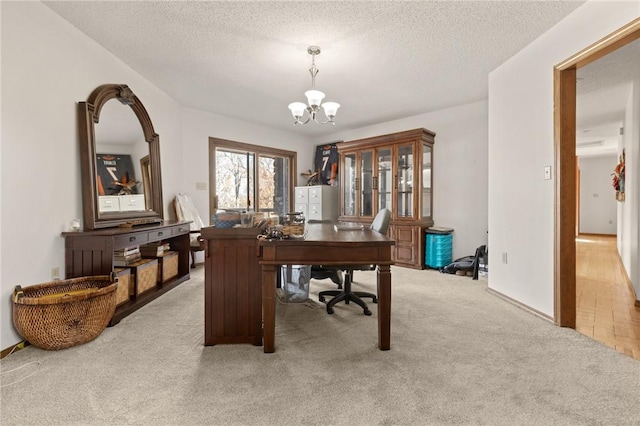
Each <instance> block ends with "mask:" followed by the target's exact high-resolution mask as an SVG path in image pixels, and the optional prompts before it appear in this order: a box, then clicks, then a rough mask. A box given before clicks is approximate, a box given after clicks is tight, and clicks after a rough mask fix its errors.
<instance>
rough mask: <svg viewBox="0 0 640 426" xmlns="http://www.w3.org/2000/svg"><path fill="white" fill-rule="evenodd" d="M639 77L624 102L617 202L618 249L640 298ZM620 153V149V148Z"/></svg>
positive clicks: (637, 296) (639, 298)
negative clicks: (622, 190) (622, 174)
mask: <svg viewBox="0 0 640 426" xmlns="http://www.w3.org/2000/svg"><path fill="white" fill-rule="evenodd" d="M639 117H640V76H639V77H638V79H637V80H636V81H635V82H634V84H633V89H632V91H631V94H630V96H629V101H628V102H627V108H626V111H625V119H624V125H623V127H624V135H623V138H622V146H623V148H624V149H625V201H624V202H622V203H618V217H619V218H620V222H621V223H620V224H619V228H618V250H619V252H620V257H621V258H622V264H623V265H624V267H625V270H626V271H627V275H628V276H629V279H630V280H631V283H632V285H633V288H634V289H635V292H636V298H637V299H638V300H640V270H639V268H640V266H639V264H640V251H639V250H638V244H639V241H640V227H639V226H638V222H639V218H640V184H639V182H640V174H639V173H638V167H640V118H639ZM620 152H622V150H620Z"/></svg>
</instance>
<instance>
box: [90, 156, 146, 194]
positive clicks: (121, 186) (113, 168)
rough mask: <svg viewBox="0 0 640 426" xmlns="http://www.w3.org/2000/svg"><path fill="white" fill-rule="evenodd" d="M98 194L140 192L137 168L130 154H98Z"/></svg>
mask: <svg viewBox="0 0 640 426" xmlns="http://www.w3.org/2000/svg"><path fill="white" fill-rule="evenodd" d="M96 169H97V170H96V172H97V173H96V175H97V177H96V179H97V180H98V182H97V187H98V195H130V194H137V193H138V188H137V186H138V184H139V183H140V182H138V181H137V180H136V178H135V169H134V168H133V162H132V161H131V155H129V154H96Z"/></svg>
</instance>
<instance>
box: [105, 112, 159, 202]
mask: <svg viewBox="0 0 640 426" xmlns="http://www.w3.org/2000/svg"><path fill="white" fill-rule="evenodd" d="M95 141H96V175H97V176H96V179H97V181H96V188H97V191H98V211H99V212H120V211H143V210H146V209H147V206H148V205H150V201H151V200H148V201H145V196H146V195H147V194H148V191H145V187H144V181H145V179H144V175H143V172H142V159H143V158H144V157H146V158H147V164H148V158H149V144H148V143H147V142H146V141H145V140H144V134H143V133H142V128H141V127H140V123H139V122H138V119H137V118H136V116H135V115H134V114H132V111H131V108H129V107H128V106H127V105H122V104H121V103H120V102H118V101H117V100H115V99H112V100H110V101H108V102H106V103H105V104H104V106H103V107H102V111H101V113H100V122H99V123H98V124H96V125H95ZM149 195H150V194H149Z"/></svg>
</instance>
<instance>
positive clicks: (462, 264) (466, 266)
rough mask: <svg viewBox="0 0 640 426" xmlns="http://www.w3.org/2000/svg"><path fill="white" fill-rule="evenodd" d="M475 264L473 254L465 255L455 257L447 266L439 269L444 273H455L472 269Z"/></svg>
mask: <svg viewBox="0 0 640 426" xmlns="http://www.w3.org/2000/svg"><path fill="white" fill-rule="evenodd" d="M474 265H475V256H465V257H461V258H460V259H456V260H454V261H453V262H451V263H450V264H448V265H447V266H445V267H443V268H442V269H440V272H442V273H445V274H455V273H456V272H458V271H465V272H466V271H473V268H474Z"/></svg>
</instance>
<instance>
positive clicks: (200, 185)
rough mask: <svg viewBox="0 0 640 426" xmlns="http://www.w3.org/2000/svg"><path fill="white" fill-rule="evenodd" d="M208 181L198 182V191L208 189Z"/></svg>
mask: <svg viewBox="0 0 640 426" xmlns="http://www.w3.org/2000/svg"><path fill="white" fill-rule="evenodd" d="M206 190H207V183H206V182H196V191H206Z"/></svg>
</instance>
